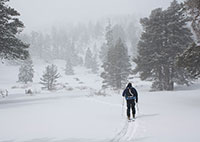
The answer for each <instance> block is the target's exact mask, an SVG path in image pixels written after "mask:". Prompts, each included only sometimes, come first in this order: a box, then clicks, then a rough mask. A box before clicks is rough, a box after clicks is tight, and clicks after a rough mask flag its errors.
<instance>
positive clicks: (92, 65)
mask: <svg viewBox="0 0 200 142" xmlns="http://www.w3.org/2000/svg"><path fill="white" fill-rule="evenodd" d="M91 69H92V72H93V73H97V71H98V70H99V68H98V63H97V55H96V56H94V57H93V59H92V64H91Z"/></svg>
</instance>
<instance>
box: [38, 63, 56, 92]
mask: <svg viewBox="0 0 200 142" xmlns="http://www.w3.org/2000/svg"><path fill="white" fill-rule="evenodd" d="M59 77H60V74H59V73H58V71H57V67H56V66H55V65H53V64H52V65H48V66H47V67H46V70H45V72H44V73H43V75H42V78H40V80H41V82H40V83H41V84H42V85H44V87H43V88H47V89H48V90H54V89H55V88H56V82H57V79H58V78H59Z"/></svg>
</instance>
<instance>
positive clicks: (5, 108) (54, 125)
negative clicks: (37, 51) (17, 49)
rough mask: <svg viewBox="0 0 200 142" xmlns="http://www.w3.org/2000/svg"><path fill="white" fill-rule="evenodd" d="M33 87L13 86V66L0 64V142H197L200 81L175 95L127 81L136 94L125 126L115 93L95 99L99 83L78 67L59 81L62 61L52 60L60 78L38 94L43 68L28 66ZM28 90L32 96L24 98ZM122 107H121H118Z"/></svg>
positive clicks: (15, 71) (122, 107) (118, 95)
mask: <svg viewBox="0 0 200 142" xmlns="http://www.w3.org/2000/svg"><path fill="white" fill-rule="evenodd" d="M34 63H35V67H34V68H35V78H34V83H32V84H29V85H27V86H25V85H23V84H20V83H16V81H17V74H18V67H17V66H8V65H2V64H1V65H0V74H1V76H0V89H8V91H9V96H8V97H5V98H1V97H0V142H137V141H138V142H199V141H200V135H199V133H200V121H199V120H200V82H199V81H197V82H195V83H194V84H193V85H192V86H190V87H185V86H184V87H183V86H177V87H176V89H175V91H168V92H149V91H148V90H149V88H150V83H149V82H142V81H140V80H139V79H138V78H133V79H132V82H133V85H134V86H136V89H137V90H138V92H139V111H138V113H137V119H136V121H135V122H127V120H126V115H125V112H126V107H125V103H123V99H122V97H121V92H114V91H108V92H107V94H108V95H107V96H95V95H94V94H95V92H98V90H99V89H100V88H101V81H102V80H101V78H100V77H99V76H98V75H94V74H91V73H90V72H89V71H88V70H86V69H85V68H83V67H78V68H76V70H75V72H76V75H74V76H69V77H68V76H65V75H64V71H63V69H64V65H65V63H64V62H63V61H55V64H56V65H58V70H59V72H60V73H61V75H62V77H61V78H60V79H59V81H58V82H59V83H60V84H59V90H58V91H53V92H48V91H44V90H41V89H40V87H41V85H40V84H39V78H40V77H41V75H42V72H43V70H44V67H45V66H46V63H43V62H41V61H34ZM27 88H31V89H33V90H35V92H36V94H34V95H27V94H25V93H24V92H25V89H27ZM123 104H124V105H123Z"/></svg>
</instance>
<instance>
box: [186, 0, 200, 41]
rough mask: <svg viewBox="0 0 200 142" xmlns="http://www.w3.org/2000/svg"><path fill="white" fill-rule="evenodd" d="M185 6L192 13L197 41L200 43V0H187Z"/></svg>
mask: <svg viewBox="0 0 200 142" xmlns="http://www.w3.org/2000/svg"><path fill="white" fill-rule="evenodd" d="M184 8H185V10H187V13H189V14H190V17H191V21H192V25H191V26H192V29H193V30H194V32H195V34H196V39H197V42H198V43H200V26H199V23H200V1H199V0H186V1H185V3H184Z"/></svg>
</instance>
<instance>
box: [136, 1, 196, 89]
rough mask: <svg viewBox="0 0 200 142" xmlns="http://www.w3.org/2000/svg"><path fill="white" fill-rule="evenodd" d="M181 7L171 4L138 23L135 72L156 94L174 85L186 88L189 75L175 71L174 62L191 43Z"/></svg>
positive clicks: (181, 70) (181, 69) (178, 69)
mask: <svg viewBox="0 0 200 142" xmlns="http://www.w3.org/2000/svg"><path fill="white" fill-rule="evenodd" d="M181 9H182V7H181V5H180V4H178V2H177V1H176V0H174V1H173V2H172V3H171V5H170V7H169V8H168V9H167V10H164V11H163V10H162V9H160V8H158V9H155V10H153V11H152V13H151V15H150V17H149V18H143V19H141V24H142V26H143V28H144V32H143V33H142V36H141V38H140V41H139V44H138V53H139V55H138V57H137V58H136V59H134V62H135V63H136V64H137V67H136V69H135V72H136V73H137V72H139V73H140V77H141V79H142V80H152V81H153V84H152V88H153V89H156V90H173V89H174V83H175V82H176V83H180V84H188V83H189V81H190V76H189V74H188V73H187V72H186V71H185V70H184V69H183V68H177V67H176V63H175V58H176V56H177V54H179V53H181V52H183V50H184V49H186V47H187V46H188V45H189V44H191V42H193V40H192V38H191V36H192V33H191V31H190V30H189V29H188V28H187V27H186V25H187V22H188V19H187V18H185V16H184V13H183V11H182V10H181Z"/></svg>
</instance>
